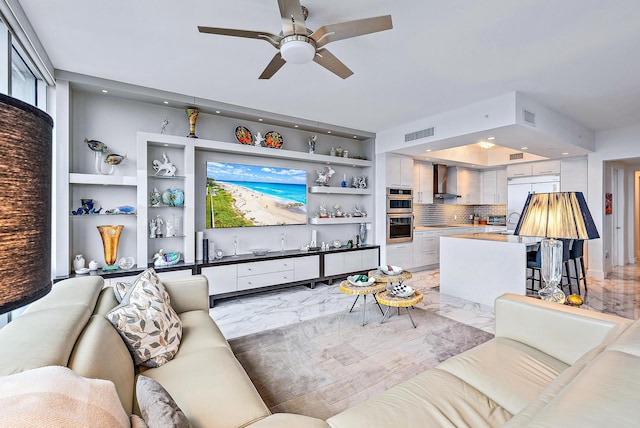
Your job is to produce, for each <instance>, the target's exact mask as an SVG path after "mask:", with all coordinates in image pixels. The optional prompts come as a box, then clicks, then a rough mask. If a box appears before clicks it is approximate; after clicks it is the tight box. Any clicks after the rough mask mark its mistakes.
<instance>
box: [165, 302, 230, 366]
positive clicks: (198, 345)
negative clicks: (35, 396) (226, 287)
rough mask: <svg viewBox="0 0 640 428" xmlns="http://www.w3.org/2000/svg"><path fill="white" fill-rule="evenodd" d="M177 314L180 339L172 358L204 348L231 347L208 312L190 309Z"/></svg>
mask: <svg viewBox="0 0 640 428" xmlns="http://www.w3.org/2000/svg"><path fill="white" fill-rule="evenodd" d="M178 316H179V317H180V321H181V322H182V339H181V340H180V349H178V353H177V354H176V355H175V356H174V358H180V357H181V356H183V355H188V354H190V353H191V352H197V351H200V350H202V349H206V348H215V347H223V348H227V349H231V347H230V346H229V343H228V342H227V339H225V337H224V336H223V334H222V332H221V331H220V329H219V328H218V326H217V325H216V323H215V322H214V321H213V319H211V317H210V316H209V314H208V313H206V312H203V311H190V312H183V313H181V314H180V315H178Z"/></svg>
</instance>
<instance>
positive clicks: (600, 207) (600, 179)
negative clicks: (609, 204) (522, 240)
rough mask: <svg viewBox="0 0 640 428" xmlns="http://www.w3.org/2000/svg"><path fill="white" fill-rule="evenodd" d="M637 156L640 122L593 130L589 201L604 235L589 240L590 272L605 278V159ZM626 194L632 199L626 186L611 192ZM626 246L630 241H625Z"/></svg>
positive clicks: (607, 237)
mask: <svg viewBox="0 0 640 428" xmlns="http://www.w3.org/2000/svg"><path fill="white" fill-rule="evenodd" d="M629 158H640V125H634V126H630V127H626V128H619V129H612V130H607V131H599V132H597V133H596V151H595V152H594V153H591V154H590V155H589V156H588V165H589V178H588V180H589V182H588V188H589V197H588V201H587V202H588V204H589V209H590V211H591V215H592V216H593V220H594V221H595V223H596V226H597V227H598V231H599V232H600V235H601V236H603V235H604V238H603V239H596V240H593V241H590V242H589V275H591V276H595V277H598V278H604V277H605V275H606V273H607V272H608V271H610V269H611V263H610V259H608V258H605V253H607V252H608V253H609V254H611V239H610V238H611V237H610V233H609V232H607V233H605V231H610V230H611V219H610V218H605V217H611V216H605V215H604V194H605V193H608V192H611V193H613V189H612V188H611V174H612V165H611V164H607V165H605V162H608V161H616V160H621V159H629ZM616 196H617V197H620V196H622V197H627V198H629V199H628V200H629V201H632V200H633V199H632V198H633V191H632V190H628V191H627V194H626V195H614V198H615V197H616ZM626 235H627V236H630V237H632V236H633V235H634V226H633V222H629V223H628V224H627V234H626ZM626 248H629V245H628V244H626Z"/></svg>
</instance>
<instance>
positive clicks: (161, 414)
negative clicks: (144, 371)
mask: <svg viewBox="0 0 640 428" xmlns="http://www.w3.org/2000/svg"><path fill="white" fill-rule="evenodd" d="M136 398H137V400H138V407H139V408H140V413H141V414H142V417H143V418H144V421H145V422H146V423H147V425H148V427H149V428H156V427H158V428H164V427H172V428H189V427H190V425H189V419H187V417H186V416H185V414H184V413H183V412H182V410H181V409H180V407H178V405H177V404H176V402H175V401H173V398H172V397H171V394H169V393H168V392H167V390H166V389H164V388H163V386H162V385H160V383H158V381H156V380H155V379H151V378H149V377H146V376H142V375H140V376H138V380H137V381H136Z"/></svg>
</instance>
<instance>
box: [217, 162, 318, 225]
mask: <svg viewBox="0 0 640 428" xmlns="http://www.w3.org/2000/svg"><path fill="white" fill-rule="evenodd" d="M291 224H307V171H305V170H302V169H295V168H275V167H272V166H259V165H244V164H237V163H228V162H207V195H206V227H207V229H211V228H223V227H246V226H283V225H291Z"/></svg>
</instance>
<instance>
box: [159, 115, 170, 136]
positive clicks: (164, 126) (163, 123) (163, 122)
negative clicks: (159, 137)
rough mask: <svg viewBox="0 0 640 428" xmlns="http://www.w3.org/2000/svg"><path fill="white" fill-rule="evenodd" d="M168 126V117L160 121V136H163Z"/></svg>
mask: <svg viewBox="0 0 640 428" xmlns="http://www.w3.org/2000/svg"><path fill="white" fill-rule="evenodd" d="M168 124H169V116H165V117H164V120H163V121H162V126H161V127H160V133H161V134H164V131H165V130H166V128H167V125H168Z"/></svg>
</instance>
